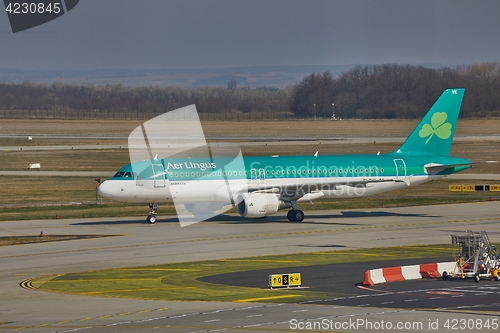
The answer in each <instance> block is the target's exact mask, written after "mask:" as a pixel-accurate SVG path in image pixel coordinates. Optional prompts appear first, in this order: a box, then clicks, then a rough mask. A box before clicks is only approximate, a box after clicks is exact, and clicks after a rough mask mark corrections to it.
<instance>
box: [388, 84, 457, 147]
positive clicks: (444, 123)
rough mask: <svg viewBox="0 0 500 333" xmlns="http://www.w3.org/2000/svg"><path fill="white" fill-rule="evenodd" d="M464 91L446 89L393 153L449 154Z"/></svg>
mask: <svg viewBox="0 0 500 333" xmlns="http://www.w3.org/2000/svg"><path fill="white" fill-rule="evenodd" d="M464 92H465V89H463V88H460V89H446V90H445V91H444V92H443V93H442V94H441V96H440V97H439V98H438V100H437V101H436V103H434V105H433V106H432V107H431V108H430V110H429V111H428V112H427V114H426V115H425V116H424V118H423V119H422V121H420V123H419V124H418V125H417V127H415V129H414V130H413V132H412V133H411V134H410V136H409V137H408V138H407V139H406V141H405V142H404V143H403V145H402V146H401V147H399V149H398V150H396V151H395V152H393V153H392V154H433V155H437V156H449V155H450V150H451V144H452V141H453V136H454V135H455V129H456V126H457V120H458V114H459V113H460V106H461V105H462V99H463V97H464Z"/></svg>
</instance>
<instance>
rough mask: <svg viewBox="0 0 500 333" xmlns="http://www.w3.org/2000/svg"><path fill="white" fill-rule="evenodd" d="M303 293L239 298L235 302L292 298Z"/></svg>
mask: <svg viewBox="0 0 500 333" xmlns="http://www.w3.org/2000/svg"><path fill="white" fill-rule="evenodd" d="M298 296H302V295H281V296H268V297H257V298H245V299H238V300H236V301H235V302H242V303H243V302H257V301H267V300H271V299H280V298H290V297H298Z"/></svg>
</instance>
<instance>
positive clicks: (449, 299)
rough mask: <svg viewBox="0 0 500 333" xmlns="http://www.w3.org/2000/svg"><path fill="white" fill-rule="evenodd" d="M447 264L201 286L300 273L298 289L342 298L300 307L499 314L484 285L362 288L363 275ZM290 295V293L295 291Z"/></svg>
mask: <svg viewBox="0 0 500 333" xmlns="http://www.w3.org/2000/svg"><path fill="white" fill-rule="evenodd" d="M446 261H451V258H450V257H444V258H433V259H408V260H390V261H377V262H363V263H348V264H335V265H317V266H306V267H288V268H282V269H279V270H276V269H274V270H273V269H266V270H256V271H247V272H237V273H228V274H220V275H214V276H206V277H203V278H201V279H200V280H201V281H203V282H209V283H217V284H225V285H234V286H243V287H253V288H266V287H267V286H266V285H265V284H263V283H262V282H264V281H266V279H267V277H268V276H269V275H271V274H287V273H301V278H302V281H303V283H302V287H307V288H308V289H307V290H308V291H314V292H324V293H342V294H345V296H343V297H335V298H331V299H328V298H325V299H321V300H311V301H305V302H301V304H321V305H337V306H358V307H384V308H396V309H401V308H407V309H414V308H418V309H436V308H439V309H446V310H470V309H474V310H488V311H500V282H497V281H492V280H490V279H483V280H481V281H480V282H479V283H476V282H474V280H473V279H459V278H456V279H450V280H448V281H443V280H441V279H425V280H418V281H413V280H411V281H401V282H393V283H383V284H377V285H375V286H373V287H360V285H361V283H362V282H363V276H364V272H365V271H366V270H367V269H375V268H381V267H394V266H403V265H417V264H427V263H436V262H446ZM289 292H291V293H293V290H290V291H289Z"/></svg>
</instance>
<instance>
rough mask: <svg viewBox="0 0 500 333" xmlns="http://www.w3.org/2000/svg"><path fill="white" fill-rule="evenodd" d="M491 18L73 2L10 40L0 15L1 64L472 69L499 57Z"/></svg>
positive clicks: (435, 9)
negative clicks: (65, 10)
mask: <svg viewBox="0 0 500 333" xmlns="http://www.w3.org/2000/svg"><path fill="white" fill-rule="evenodd" d="M2 8H3V7H2ZM499 13H500V1H498V0H481V1H472V0H470V1H464V0H439V1H428V0H413V1H405V0H344V1H337V0H300V1H299V0H80V2H79V3H78V5H77V6H76V7H75V8H74V9H73V10H71V11H70V12H68V13H66V14H65V15H63V16H61V17H60V18H58V19H55V20H53V21H51V22H48V23H46V24H43V25H41V26H38V27H35V28H32V29H30V30H26V31H22V32H18V33H15V34H14V33H12V30H11V28H10V25H9V21H8V17H7V14H6V13H5V12H4V13H0V68H18V69H84V70H88V69H102V68H124V69H189V68H193V69H202V68H228V67H241V66H276V65H283V66H298V65H355V64H382V63H400V64H456V65H460V64H471V63H479V62H486V61H496V60H499V57H500V42H499V37H498V36H499V32H500V19H499V18H498V14H499Z"/></svg>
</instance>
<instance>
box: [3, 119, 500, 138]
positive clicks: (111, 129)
mask: <svg viewBox="0 0 500 333" xmlns="http://www.w3.org/2000/svg"><path fill="white" fill-rule="evenodd" d="M419 121H420V119H408V120H406V119H397V120H342V121H327V120H322V121H321V120H318V121H314V120H294V121H281V120H279V121H202V126H203V131H204V133H205V135H206V136H235V137H238V136H252V135H257V136H259V135H260V136H278V137H279V136H317V137H347V136H350V137H352V136H408V135H409V134H410V132H411V131H412V130H413V128H414V127H415V126H416V125H417V124H418V122H419ZM141 124H142V121H141V120H57V119H2V120H1V122H0V133H2V134H26V135H34V136H36V134H59V135H74V134H79V135H87V136H92V135H99V136H124V137H127V136H128V135H129V134H130V132H131V131H132V130H133V129H134V128H136V127H137V126H139V125H141ZM499 128H500V119H498V118H494V119H459V121H458V124H457V130H456V135H495V134H500V131H499Z"/></svg>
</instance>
